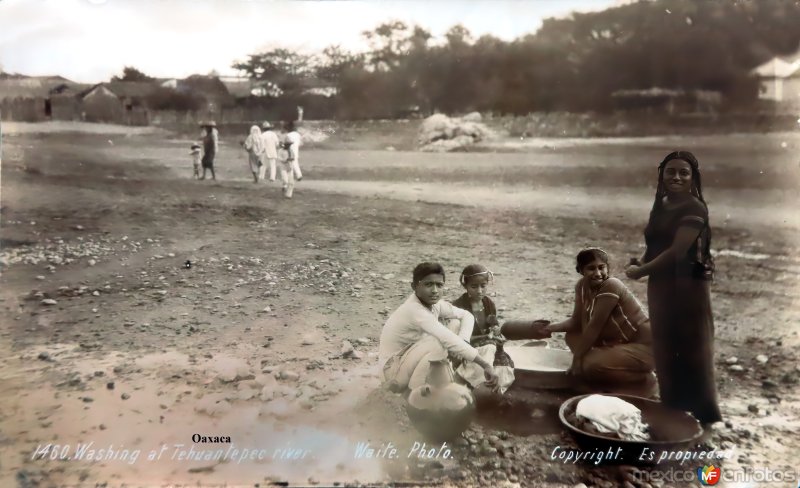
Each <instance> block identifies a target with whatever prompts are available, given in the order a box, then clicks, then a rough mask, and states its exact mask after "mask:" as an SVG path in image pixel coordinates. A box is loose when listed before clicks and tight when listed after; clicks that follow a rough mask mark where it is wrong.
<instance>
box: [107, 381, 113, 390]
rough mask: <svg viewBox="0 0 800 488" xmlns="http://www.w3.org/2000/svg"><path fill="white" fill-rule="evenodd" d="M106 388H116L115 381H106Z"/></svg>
mask: <svg viewBox="0 0 800 488" xmlns="http://www.w3.org/2000/svg"><path fill="white" fill-rule="evenodd" d="M106 388H108V389H109V390H113V389H114V382H113V381H109V382H108V383H106Z"/></svg>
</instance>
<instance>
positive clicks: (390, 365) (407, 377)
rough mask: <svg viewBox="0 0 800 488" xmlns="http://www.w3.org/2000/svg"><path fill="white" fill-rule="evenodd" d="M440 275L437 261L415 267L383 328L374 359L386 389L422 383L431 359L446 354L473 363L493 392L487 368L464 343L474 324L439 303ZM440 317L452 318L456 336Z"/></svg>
mask: <svg viewBox="0 0 800 488" xmlns="http://www.w3.org/2000/svg"><path fill="white" fill-rule="evenodd" d="M444 276H445V275H444V268H442V265H441V264H439V263H421V264H418V265H417V266H416V267H415V268H414V271H413V273H412V279H411V289H412V290H413V293H412V294H411V295H410V296H409V297H408V298H407V299H406V301H405V302H403V304H402V305H400V307H398V308H397V310H395V311H394V312H393V313H392V314H391V315H390V316H389V319H388V320H387V321H386V324H385V325H384V326H383V330H382V331H381V337H380V345H379V361H380V364H381V367H382V368H383V375H384V379H385V380H386V382H387V386H388V388H389V389H390V390H391V391H395V392H403V391H406V389H412V390H413V389H414V388H416V387H417V386H421V385H423V384H424V383H425V380H426V378H427V375H428V372H429V369H430V359H431V358H433V357H439V356H441V355H442V354H445V353H446V352H449V353H450V354H452V355H454V356H456V357H459V358H461V359H462V360H463V361H465V362H473V361H474V362H475V363H477V364H478V365H479V366H480V367H481V368H483V371H484V375H485V379H486V384H487V386H489V387H491V388H494V387H495V386H496V384H497V375H496V374H495V372H494V370H493V368H492V365H491V364H489V363H488V362H487V361H486V360H484V359H482V358H481V357H480V356H479V355H478V351H477V350H476V349H475V348H474V347H472V346H471V345H470V344H469V342H468V341H469V338H470V336H471V335H472V328H473V326H474V323H475V319H474V318H473V317H472V314H470V313H469V312H467V311H466V310H463V309H460V308H457V307H454V306H453V305H451V304H450V303H448V302H446V301H444V300H442V299H441V298H442V292H443V288H444ZM440 319H442V320H452V319H455V320H453V322H454V328H457V332H456V331H454V330H451V329H450V328H448V327H447V326H445V325H444V324H442V323H441V322H440V321H439V320H440ZM451 371H452V368H451ZM451 378H452V374H451Z"/></svg>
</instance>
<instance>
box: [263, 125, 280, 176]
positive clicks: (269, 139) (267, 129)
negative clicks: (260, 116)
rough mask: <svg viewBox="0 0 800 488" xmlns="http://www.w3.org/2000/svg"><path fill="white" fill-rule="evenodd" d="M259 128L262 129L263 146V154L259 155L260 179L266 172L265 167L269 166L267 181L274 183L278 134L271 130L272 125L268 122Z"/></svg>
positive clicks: (278, 141)
mask: <svg viewBox="0 0 800 488" xmlns="http://www.w3.org/2000/svg"><path fill="white" fill-rule="evenodd" d="M261 128H262V129H263V132H262V134H261V141H262V143H263V146H264V152H263V154H262V155H261V174H260V177H261V179H262V180H263V179H264V173H265V172H266V170H267V165H269V181H275V173H276V169H277V162H278V145H279V144H280V140H279V139H278V134H276V133H275V131H274V130H272V124H270V123H269V122H264V124H263V125H262V126H261Z"/></svg>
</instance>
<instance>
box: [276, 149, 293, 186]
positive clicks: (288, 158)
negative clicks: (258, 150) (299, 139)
mask: <svg viewBox="0 0 800 488" xmlns="http://www.w3.org/2000/svg"><path fill="white" fill-rule="evenodd" d="M279 140H280V142H279V143H278V165H279V166H280V169H281V182H282V183H283V196H284V197H286V198H292V193H294V171H292V152H291V151H290V150H289V146H291V144H290V143H289V142H287V141H286V136H285V134H281V137H280V139H279Z"/></svg>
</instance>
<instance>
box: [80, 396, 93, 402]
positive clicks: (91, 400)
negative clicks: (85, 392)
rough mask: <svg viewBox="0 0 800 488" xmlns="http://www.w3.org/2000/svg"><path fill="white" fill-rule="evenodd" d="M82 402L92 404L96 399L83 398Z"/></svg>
mask: <svg viewBox="0 0 800 488" xmlns="http://www.w3.org/2000/svg"><path fill="white" fill-rule="evenodd" d="M81 400H83V403H92V402H93V401H94V398H92V397H83V398H82V399H81Z"/></svg>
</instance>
